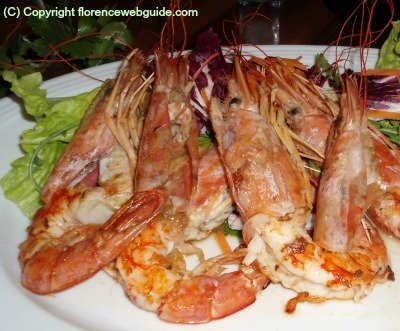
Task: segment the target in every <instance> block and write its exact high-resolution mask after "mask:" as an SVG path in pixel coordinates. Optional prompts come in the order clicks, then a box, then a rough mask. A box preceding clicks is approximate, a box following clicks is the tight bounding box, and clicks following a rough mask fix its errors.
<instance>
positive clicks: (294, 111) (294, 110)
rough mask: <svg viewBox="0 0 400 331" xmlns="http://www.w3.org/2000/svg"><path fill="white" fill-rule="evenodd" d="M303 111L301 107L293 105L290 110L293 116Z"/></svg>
mask: <svg viewBox="0 0 400 331" xmlns="http://www.w3.org/2000/svg"><path fill="white" fill-rule="evenodd" d="M300 113H301V109H300V108H299V107H293V108H291V109H290V110H289V114H290V115H291V116H296V115H298V114H300Z"/></svg>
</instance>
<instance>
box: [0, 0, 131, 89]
mask: <svg viewBox="0 0 400 331" xmlns="http://www.w3.org/2000/svg"><path fill="white" fill-rule="evenodd" d="M37 3H38V6H41V7H43V8H42V9H48V10H51V9H54V8H57V7H58V8H67V7H73V5H74V1H70V0H46V1H38V2H37ZM104 9H108V6H106V7H105V8H104ZM24 19H25V22H26V26H27V28H29V29H28V31H25V30H23V32H19V33H15V34H13V35H12V36H9V37H7V40H6V41H5V42H4V43H3V44H1V45H0V73H1V72H2V71H4V70H11V71H13V72H15V73H16V74H17V75H18V76H24V75H26V74H29V73H34V72H42V73H46V74H47V72H48V71H49V69H50V68H54V67H55V66H56V68H57V70H60V69H61V70H64V71H65V70H68V72H70V71H71V68H70V67H69V66H68V65H66V64H64V61H63V59H66V61H68V62H69V63H70V65H72V66H74V67H76V68H79V69H83V68H88V67H93V66H97V65H99V64H103V63H108V62H112V61H116V60H117V59H118V56H116V55H117V54H116V53H122V54H124V53H126V51H127V50H128V48H127V45H133V44H134V43H135V40H134V38H133V36H132V33H131V31H130V30H129V29H128V27H127V26H126V24H125V23H124V22H121V21H116V20H114V18H113V17H111V16H99V17H88V16H81V17H79V19H73V18H71V17H65V18H57V17H54V16H50V17H47V18H45V17H37V16H33V15H32V16H28V17H26V18H24ZM43 60H44V61H43ZM9 85H10V84H8V82H7V80H5V79H4V80H3V79H2V78H1V76H0V97H4V96H6V95H8V94H9V87H10V86H9Z"/></svg>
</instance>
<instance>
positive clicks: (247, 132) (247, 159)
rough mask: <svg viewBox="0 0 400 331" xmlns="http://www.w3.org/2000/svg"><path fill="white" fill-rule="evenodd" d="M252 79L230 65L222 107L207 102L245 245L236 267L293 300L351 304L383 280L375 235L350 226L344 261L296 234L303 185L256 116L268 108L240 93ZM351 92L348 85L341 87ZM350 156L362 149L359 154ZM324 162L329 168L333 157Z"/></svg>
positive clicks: (383, 255) (305, 211)
mask: <svg viewBox="0 0 400 331" xmlns="http://www.w3.org/2000/svg"><path fill="white" fill-rule="evenodd" d="M252 79H254V78H252V77H251V76H250V77H249V73H247V75H245V74H244V73H243V72H242V68H241V65H240V63H239V60H237V59H236V60H235V76H234V77H233V78H232V79H231V80H232V82H230V85H229V90H228V99H227V100H226V101H225V103H224V104H223V105H221V104H220V102H219V101H218V100H213V102H212V111H211V115H212V122H213V127H214V130H215V132H216V135H217V140H218V148H219V150H220V153H221V155H222V159H223V162H224V164H225V167H226V169H227V176H228V179H229V184H230V187H231V191H232V195H233V197H234V200H235V202H236V203H237V205H238V207H239V210H240V212H241V215H242V217H243V219H244V221H245V225H244V229H243V237H244V240H245V242H247V243H248V251H249V253H248V255H247V256H246V258H245V261H244V262H245V263H251V262H252V261H254V260H257V261H258V262H259V263H260V265H261V266H262V267H263V268H264V270H265V272H266V273H267V274H268V276H269V277H270V278H271V280H272V281H274V282H280V283H282V285H283V286H285V287H288V288H290V289H293V290H295V291H297V292H299V293H302V292H308V293H309V295H310V296H312V297H317V298H320V299H322V300H324V299H330V298H337V299H350V298H353V299H355V300H358V299H360V298H362V297H363V296H365V295H366V294H367V293H368V292H369V291H370V290H371V288H372V287H373V286H374V284H375V283H376V282H381V281H385V280H386V278H387V275H388V270H389V268H388V260H387V252H386V248H385V245H384V243H383V241H382V240H381V238H380V237H379V234H378V233H377V231H376V230H375V229H374V228H372V227H371V226H370V225H369V224H367V223H365V222H361V221H360V222H358V223H356V227H355V234H354V236H353V238H352V240H351V241H350V242H349V243H348V247H347V251H346V252H345V253H334V252H331V251H328V250H326V249H323V248H322V247H320V246H318V245H317V244H316V243H315V242H314V241H313V240H312V239H311V237H310V236H309V235H308V234H307V232H306V230H305V229H304V225H305V222H306V219H307V217H308V215H309V212H310V207H311V205H310V200H309V199H308V198H307V197H309V196H310V195H309V194H307V193H306V192H305V189H304V188H306V187H307V185H305V183H304V181H305V179H306V178H305V177H304V176H302V175H301V171H300V170H299V169H298V168H297V167H298V166H299V165H298V164H296V165H295V163H294V161H293V159H292V158H291V156H290V155H289V153H288V151H287V149H286V148H285V147H284V145H283V144H282V142H281V141H280V140H279V139H278V136H277V135H276V134H275V132H274V131H273V129H272V127H271V125H270V124H269V122H268V121H267V120H266V119H265V118H263V117H262V116H261V114H260V112H262V113H268V111H267V110H265V109H264V110H262V109H259V106H260V105H265V104H268V103H265V102H262V100H261V101H258V99H257V97H256V95H255V94H254V93H253V94H252V93H251V92H250V91H251V90H250V89H249V88H245V87H246V86H247V85H248V81H250V80H252ZM351 84H354V83H352V82H350V83H348V84H347V85H350V86H351ZM235 87H239V89H235ZM261 89H262V85H261ZM349 93H350V96H348V97H350V98H352V97H354V96H353V93H354V88H351V87H349ZM263 94H264V92H263V93H261V96H263ZM344 98H345V97H344ZM272 106H273V105H272ZM343 106H344V107H349V106H350V104H348V103H347V104H346V103H343ZM342 112H344V113H346V114H348V115H345V116H343V117H344V118H345V119H346V121H350V122H354V120H353V118H352V116H353V115H354V111H353V112H352V111H350V110H349V109H348V108H345V109H343V107H342ZM345 127H346V125H345V123H343V124H342V125H339V126H337V128H338V131H337V132H336V137H338V136H341V135H344V136H346V132H345V131H343V132H342V131H341V130H342V129H343V128H345ZM338 141H340V139H339V140H338V139H333V140H332V144H333V145H334V144H336V143H338ZM357 148H359V149H362V146H357ZM329 151H330V152H332V153H333V152H334V151H335V149H334V147H332V146H330V147H329ZM360 153H361V151H360ZM360 153H356V154H355V155H359V154H360ZM347 155H348V154H347ZM349 156H350V157H352V156H353V154H350V155H349ZM330 160H331V162H333V161H334V160H335V155H332V156H331V158H330ZM360 161H361V160H360ZM332 166H335V165H334V164H332ZM364 167H365V165H364ZM341 170H342V171H344V170H345V169H341ZM326 176H327V177H329V175H326ZM349 179H350V178H347V177H346V176H339V177H336V180H337V182H336V185H337V186H338V187H341V186H342V185H344V187H345V185H346V184H345V183H346V181H348V180H349ZM326 180H327V179H326ZM332 180H335V178H332ZM355 180H356V179H355ZM358 180H359V181H360V182H362V181H363V180H364V179H363V178H362V176H360V178H359V179H358ZM340 182H342V184H341V183H340ZM365 187H366V185H360V186H359V187H358V190H359V193H358V194H360V196H363V194H364V193H365V192H364V191H363V190H364V189H365ZM332 194H338V192H332ZM358 203H360V202H359V201H357V204H358ZM352 204H353V201H351V200H350V199H349V196H348V195H347V196H346V195H344V196H343V200H342V201H340V205H339V206H336V207H337V208H339V209H340V208H344V209H349V208H350V210H351V209H352V208H353V207H351V205H352ZM355 207H356V206H355ZM363 207H366V206H363ZM356 209H357V208H356ZM333 221H337V220H336V219H334V220H333ZM340 221H341V222H343V221H342V220H340ZM364 227H365V228H367V230H364ZM366 231H367V233H368V235H367V234H366ZM369 239H370V240H369Z"/></svg>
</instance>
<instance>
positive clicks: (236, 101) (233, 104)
mask: <svg viewBox="0 0 400 331" xmlns="http://www.w3.org/2000/svg"><path fill="white" fill-rule="evenodd" d="M239 103H240V99H239V98H237V97H234V98H232V99H231V101H230V102H229V106H237V105H238V104H239Z"/></svg>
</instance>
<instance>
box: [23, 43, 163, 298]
mask: <svg viewBox="0 0 400 331" xmlns="http://www.w3.org/2000/svg"><path fill="white" fill-rule="evenodd" d="M144 63H145V62H144V57H143V55H142V54H141V52H139V51H137V50H136V51H134V52H133V53H131V55H130V56H128V58H127V59H126V61H125V62H124V64H123V66H122V69H121V73H120V75H119V78H118V81H119V82H122V83H121V84H120V85H117V86H115V85H114V87H113V90H112V92H111V96H110V95H109V94H110V91H111V87H112V82H111V81H108V82H107V83H106V84H105V86H104V87H103V88H102V90H101V92H100V93H99V95H98V96H97V98H96V100H95V101H94V102H93V103H92V105H91V106H90V108H89V109H88V111H87V112H86V114H85V116H84V118H83V120H82V122H81V124H80V126H79V128H78V130H77V131H76V133H75V135H74V137H73V139H72V140H71V142H70V143H69V144H68V145H67V147H66V149H65V150H64V152H63V154H62V156H61V158H60V160H59V163H58V164H57V165H56V167H55V169H54V171H53V173H52V175H51V176H50V177H49V179H48V181H47V183H46V186H45V188H44V191H43V193H42V198H43V200H44V201H45V205H44V207H42V208H41V209H40V210H39V211H38V212H37V213H36V215H35V217H34V220H33V223H32V225H31V226H30V227H29V233H28V238H27V240H26V241H25V242H24V243H23V244H22V245H21V251H20V261H21V265H22V266H23V284H24V286H26V287H28V288H29V289H31V290H32V291H41V292H42V293H46V291H48V292H53V291H57V290H60V289H63V288H65V287H68V286H70V285H72V284H74V283H76V282H77V281H79V280H81V279H83V277H89V276H90V274H89V273H88V274H87V276H85V274H86V272H85V271H84V270H82V272H78V271H79V270H77V268H76V267H74V266H72V267H73V269H72V271H71V273H69V277H70V280H68V279H67V278H68V277H67V278H65V279H64V278H63V277H62V275H57V276H51V275H50V274H47V275H43V279H41V278H40V277H38V276H37V275H35V272H37V271H38V270H37V269H35V268H37V267H40V266H41V265H42V264H46V263H47V264H48V268H49V269H48V270H49V272H50V271H51V272H53V271H52V270H53V269H54V274H56V273H57V272H58V271H57V270H58V269H59V270H60V271H62V272H64V273H65V272H66V269H65V268H67V266H66V264H65V263H64V262H62V261H59V258H62V257H63V256H64V257H65V258H67V257H68V256H71V257H70V260H71V261H74V262H75V263H76V258H77V256H75V255H77V254H79V250H80V249H82V247H83V245H88V247H89V246H90V245H98V246H99V247H98V251H96V250H94V248H95V247H92V248H91V249H92V252H93V253H96V252H97V253H96V254H101V253H102V252H101V249H103V248H104V249H108V250H110V253H111V254H110V256H113V259H115V258H116V256H117V255H118V252H120V251H121V250H122V248H121V247H124V245H126V244H127V242H129V238H130V239H132V237H133V236H134V234H135V231H133V232H132V235H129V233H128V232H127V233H126V239H125V238H121V236H122V235H123V234H124V232H122V233H121V234H120V235H118V231H121V229H120V228H119V225H118V224H120V223H121V226H122V225H123V222H128V221H129V219H126V218H124V217H123V215H122V214H121V213H122V212H121V211H120V212H117V211H118V210H119V209H120V207H121V206H122V205H123V203H125V202H126V201H127V200H129V199H130V198H131V197H132V195H133V179H132V175H131V173H130V170H129V169H130V166H129V160H128V157H127V155H126V154H125V152H124V151H123V150H122V149H121V147H120V146H119V145H118V144H117V140H116V139H114V137H113V134H112V132H111V130H109V128H108V126H107V125H106V121H105V119H104V115H105V110H106V109H107V110H108V111H109V112H114V113H116V112H117V110H118V109H119V108H120V107H122V106H126V107H128V108H131V104H132V98H130V99H129V98H126V99H124V100H122V95H121V94H123V93H125V95H126V94H127V93H128V92H129V91H130V92H129V93H133V92H132V91H131V90H132V89H134V90H135V89H137V87H138V86H139V85H140V84H141V77H140V73H141V71H142V69H143V66H144ZM131 75H134V76H133V77H131ZM121 86H122V87H123V88H121ZM135 91H136V90H135ZM129 93H128V94H129ZM113 96H114V97H115V98H113ZM107 105H108V107H107ZM153 195H154V194H153ZM149 198H151V199H153V198H152V195H151V194H150V195H149ZM159 199H161V198H159ZM130 201H131V204H132V208H133V206H134V201H133V200H130ZM141 201H142V200H140V201H139V202H140V203H141V204H143V203H142V202H141ZM149 203H151V201H150V202H149ZM132 208H130V209H132ZM154 208H155V207H154ZM158 208H159V206H158V207H157V209H158ZM130 209H129V208H128V206H125V209H123V210H126V212H127V213H128V214H129V213H130V212H129V210H130ZM116 212H117V214H114V213H116ZM145 213H146V209H144V210H143V217H144V216H146V214H145ZM113 214H114V216H112V215H113ZM118 215H119V216H118ZM148 216H149V217H150V216H151V215H150V214H149V215H148ZM153 216H154V215H153ZM110 217H111V218H110ZM138 217H139V219H140V217H141V216H140V214H139V215H138ZM108 219H110V220H109V221H108V223H106V225H104V227H102V226H101V224H103V223H105V222H106V221H107V220H108ZM125 219H126V220H125ZM124 220H125V221H124ZM117 221H118V222H117ZM132 221H134V220H132ZM114 222H115V225H113V224H114ZM146 222H147V221H146ZM146 222H144V224H146ZM126 226H127V227H128V224H127V225H126ZM98 227H99V229H98V230H97V228H98ZM130 227H131V228H133V229H134V223H133V225H130ZM143 227H144V226H142V227H140V226H137V228H138V229H142V228H143ZM122 230H123V231H127V230H128V229H122ZM136 233H137V232H136ZM114 235H115V236H116V237H115V238H116V239H118V241H119V242H120V243H119V242H118V241H117V242H115V245H116V247H115V250H112V249H111V248H110V247H101V246H100V245H101V242H97V239H101V238H99V236H108V237H109V238H110V243H109V244H111V242H112V240H111V239H112V236H114ZM91 237H93V238H92V239H90V238H91ZM87 238H89V239H87ZM79 242H81V243H79ZM64 251H65V252H64ZM63 252H64V253H63ZM88 252H89V250H88ZM62 254H65V255H62ZM80 254H82V253H80ZM103 254H104V253H103ZM74 259H75V260H74ZM92 260H93V261H92ZM92 260H90V261H85V259H83V261H84V262H85V263H88V264H91V265H93V266H94V265H95V263H96V261H95V260H96V259H95V258H94V259H92ZM46 261H47V262H46ZM98 265H99V268H100V267H101V266H104V265H103V261H102V263H101V264H100V262H99V264H98ZM92 268H94V267H92ZM96 268H97V267H96ZM96 271H97V270H96ZM74 273H76V274H77V275H76V280H75V276H74V275H73V274H74ZM46 277H48V279H46ZM36 281H37V282H38V283H37V284H35V282H36ZM46 281H48V282H54V283H55V284H54V285H52V284H47V285H43V284H42V283H43V282H46ZM69 282H71V283H69ZM46 286H47V287H46ZM36 287H37V288H36ZM40 288H43V289H40Z"/></svg>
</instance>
